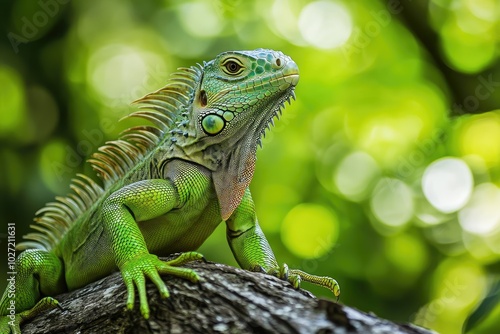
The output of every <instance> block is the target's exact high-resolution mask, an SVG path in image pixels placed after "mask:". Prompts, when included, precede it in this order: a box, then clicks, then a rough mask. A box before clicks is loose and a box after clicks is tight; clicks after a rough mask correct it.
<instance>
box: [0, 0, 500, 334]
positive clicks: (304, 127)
mask: <svg viewBox="0 0 500 334" xmlns="http://www.w3.org/2000/svg"><path fill="white" fill-rule="evenodd" d="M0 8H1V10H0V13H1V14H0V15H1V16H2V19H1V20H0V25H1V26H2V28H3V31H4V38H3V39H2V40H1V42H0V87H1V90H0V100H1V104H0V140H1V143H2V144H1V146H0V161H1V162H2V163H1V164H0V190H1V191H0V196H1V197H2V201H1V209H2V215H0V222H1V224H2V226H4V229H5V231H6V228H5V226H6V225H7V223H8V222H15V223H16V227H17V230H16V233H17V237H18V240H20V239H21V235H23V234H25V233H26V232H27V231H28V225H29V222H30V221H31V219H32V217H33V215H34V212H35V211H36V210H37V209H38V208H40V207H41V206H43V204H44V203H45V202H48V201H51V200H52V198H53V196H55V195H62V194H65V193H66V192H67V191H68V183H69V182H70V179H71V178H72V177H73V176H74V174H75V173H77V172H86V173H87V174H88V175H93V172H92V171H91V170H90V168H89V166H88V165H86V164H85V163H84V161H85V159H86V158H88V157H89V155H90V154H91V153H92V152H93V151H95V150H96V149H97V147H98V146H99V145H100V144H102V143H103V142H104V141H105V140H110V139H114V138H115V137H116V136H117V135H118V133H119V132H120V131H121V130H123V129H124V128H126V127H128V126H130V124H129V123H127V122H126V121H124V122H120V123H118V122H117V121H118V119H120V118H121V117H122V116H123V115H125V114H127V113H129V112H130V111H131V110H132V109H131V107H130V105H129V103H130V102H131V101H133V100H134V99H136V98H138V97H140V96H142V95H144V94H145V93H147V92H149V91H152V90H155V89H158V88H159V87H161V86H162V85H164V83H165V82H166V81H167V80H168V75H169V73H171V72H172V71H173V70H175V68H177V67H179V66H190V65H192V64H194V63H195V62H201V61H203V60H209V59H211V58H212V57H214V56H215V55H216V54H218V53H219V52H222V51H226V50H233V49H253V48H258V47H264V48H272V49H278V50H281V51H283V52H284V53H286V54H288V55H290V56H291V57H292V58H293V59H294V60H295V61H296V62H297V63H298V64H299V67H300V70H301V82H300V84H299V86H298V88H297V91H296V92H297V97H298V99H297V102H295V103H293V104H292V105H291V106H289V107H287V109H286V112H285V114H284V116H283V118H282V120H281V121H279V122H277V124H276V127H275V128H274V129H273V131H271V132H270V133H269V134H268V135H267V137H266V138H265V140H264V149H263V150H259V152H258V166H257V171H256V175H255V178H254V181H253V183H252V185H251V188H252V191H253V197H254V199H255V201H256V206H257V211H258V214H259V220H260V222H261V225H262V227H263V229H264V232H265V233H266V235H267V236H268V238H269V240H270V243H271V245H272V246H273V249H274V251H275V253H276V256H277V257H278V259H279V261H280V262H287V263H288V264H289V265H290V266H291V267H296V268H301V269H304V270H307V271H310V272H314V273H316V274H322V275H323V274H324V275H331V276H333V277H335V278H336V279H337V280H338V281H339V283H340V285H341V287H342V296H341V302H343V303H345V304H348V305H351V306H354V307H358V308H360V309H363V310H367V311H368V310H369V311H374V312H376V313H377V314H378V315H379V316H383V317H387V318H389V319H393V320H398V321H412V322H415V323H416V324H419V325H422V326H426V327H429V328H432V329H435V330H436V331H439V332H440V333H460V332H461V331H462V329H463V327H464V323H465V321H466V319H467V318H468V317H469V316H470V315H471V314H472V313H473V312H474V310H475V309H476V308H477V309H478V311H477V312H476V313H474V315H473V316H472V317H471V318H470V319H469V320H470V321H468V323H467V326H468V328H469V329H470V328H472V332H473V333H498V330H499V328H500V320H499V319H500V317H499V313H500V307H499V306H498V300H499V298H498V294H499V293H500V292H499V291H498V289H497V288H496V289H494V287H495V286H498V285H496V284H497V282H498V280H499V273H500V188H499V187H500V63H499V61H498V59H499V55H500V49H499V46H500V2H499V1H498V0H481V1H476V0H429V1H425V0H413V1H410V0H387V1H372V0H360V1H355V2H354V1H347V0H319V1H307V0H274V1H264V0H257V1H241V0H219V1H204V0H194V1H188V2H186V1H169V0H163V1H159V0H150V1H141V2H134V1H118V0H109V1H100V2H99V1H72V2H70V1H68V0H40V1H30V0H17V1H15V2H14V1H11V2H8V1H3V2H2V3H1V4H0ZM5 231H0V232H3V233H5ZM224 233H225V231H224V226H222V225H221V227H220V228H219V229H217V231H216V232H215V233H214V235H213V236H212V237H210V239H209V240H207V242H206V243H205V245H203V247H202V249H201V251H202V252H204V253H205V255H206V256H207V257H208V258H209V259H210V260H214V261H220V262H225V263H229V264H233V265H236V263H235V262H234V260H233V258H232V255H231V253H230V250H229V248H228V247H227V246H226V245H225V237H224ZM3 236H4V238H2V239H1V241H3V242H2V245H5V242H4V241H5V234H3ZM2 247H5V246H2ZM5 261H6V256H3V257H2V262H1V263H2V268H5V265H6V264H5ZM5 272H6V269H3V270H2V271H1V274H0V278H2V281H4V280H3V279H4V278H5ZM1 285H2V286H3V283H2V284H1ZM306 288H310V289H311V290H312V291H313V292H314V293H316V294H317V295H324V296H329V297H332V296H331V295H329V294H328V292H327V291H325V290H322V289H317V288H315V287H310V286H306ZM483 300H485V301H487V302H485V303H483V304H481V302H482V301H483ZM492 301H495V302H492ZM479 305H481V306H479Z"/></svg>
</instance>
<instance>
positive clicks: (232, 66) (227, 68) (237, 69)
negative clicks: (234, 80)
mask: <svg viewBox="0 0 500 334" xmlns="http://www.w3.org/2000/svg"><path fill="white" fill-rule="evenodd" d="M222 70H223V71H224V72H226V73H227V74H231V75H236V74H240V73H241V72H243V70H244V68H243V65H242V64H241V63H240V62H239V61H237V60H236V59H235V58H228V59H226V60H225V61H224V62H223V63H222Z"/></svg>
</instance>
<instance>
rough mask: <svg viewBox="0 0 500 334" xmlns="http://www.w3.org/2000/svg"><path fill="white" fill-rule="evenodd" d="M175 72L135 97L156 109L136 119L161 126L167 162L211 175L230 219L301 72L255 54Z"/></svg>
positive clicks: (266, 53)
mask: <svg viewBox="0 0 500 334" xmlns="http://www.w3.org/2000/svg"><path fill="white" fill-rule="evenodd" d="M180 71H181V72H178V73H176V74H175V75H174V78H173V79H172V82H171V83H170V84H168V85H167V86H165V87H164V88H162V89H160V90H159V91H157V92H154V93H151V94H148V95H146V96H145V97H143V98H142V99H140V100H138V102H140V103H144V104H146V105H145V106H144V107H145V108H146V109H150V110H151V109H152V110H153V111H148V112H142V111H141V112H137V113H135V114H133V115H135V116H140V117H145V118H148V119H150V120H153V121H154V122H155V123H157V124H160V125H165V126H164V129H163V130H164V131H168V134H169V136H163V138H164V140H163V142H164V144H163V146H164V148H165V150H166V157H169V158H173V157H175V158H180V159H185V160H188V161H193V162H195V163H197V164H199V165H202V166H205V167H207V168H208V169H210V170H212V176H213V180H214V185H215V189H216V192H217V196H218V198H219V203H220V205H221V215H222V218H223V219H227V218H229V216H230V215H231V213H232V212H233V211H234V209H235V208H236V207H237V206H238V204H239V202H240V200H241V198H242V196H243V194H244V192H245V189H246V188H247V187H248V185H249V184H250V181H251V179H252V176H253V172H254V168H255V159H256V156H255V154H256V150H257V146H258V145H259V144H260V140H261V136H262V135H263V134H264V132H265V131H266V128H268V127H269V125H270V124H271V123H272V122H273V118H274V117H275V116H278V117H279V112H280V111H281V108H283V107H284V102H285V101H289V102H290V97H293V98H294V97H295V95H294V88H295V86H296V85H297V83H298V81H299V70H298V67H297V64H295V62H294V61H293V60H292V59H291V58H290V57H288V56H286V55H284V54H283V53H282V52H279V51H273V50H265V49H257V50H254V51H230V52H224V53H221V54H219V55H218V56H217V57H216V58H215V59H213V60H211V61H209V62H205V63H204V64H203V66H201V65H199V66H197V67H191V68H188V69H186V68H181V69H180ZM170 118H174V120H175V121H174V122H171V123H169V121H168V119H170ZM163 119H165V120H163Z"/></svg>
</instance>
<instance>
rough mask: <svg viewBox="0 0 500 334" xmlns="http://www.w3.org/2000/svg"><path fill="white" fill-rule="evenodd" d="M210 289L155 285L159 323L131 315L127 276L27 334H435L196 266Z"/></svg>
mask: <svg viewBox="0 0 500 334" xmlns="http://www.w3.org/2000/svg"><path fill="white" fill-rule="evenodd" d="M186 267H189V268H193V269H196V271H197V272H198V274H199V275H200V277H201V279H202V281H201V282H200V283H199V284H193V283H191V282H188V281H186V280H183V279H179V278H173V277H168V276H167V277H165V280H166V281H168V282H167V283H168V288H169V290H170V298H168V299H166V300H162V299H161V298H160V297H159V293H158V290H157V288H156V287H155V286H154V285H153V284H152V283H149V284H148V285H147V290H148V298H149V304H150V308H151V315H150V319H149V320H144V319H143V318H142V317H141V315H140V312H139V310H138V305H137V301H136V308H135V309H134V311H132V312H127V311H125V300H126V289H125V286H124V285H123V282H122V278H121V276H120V274H119V273H114V274H112V275H110V276H108V277H106V278H104V279H101V280H99V281H97V282H94V283H92V284H89V285H87V286H85V287H83V288H81V289H79V290H76V291H73V292H69V293H65V294H62V295H60V296H58V297H57V299H58V300H59V302H60V304H61V306H62V307H63V309H64V310H63V311H61V310H60V309H54V310H50V311H48V312H45V313H43V314H41V315H40V316H38V317H36V318H35V319H33V320H32V321H31V322H29V323H27V324H25V326H24V327H23V333H26V334H31V333H47V334H50V333H191V332H204V333H422V334H424V333H432V332H431V331H428V330H425V329H422V328H419V327H416V326H414V325H410V324H404V325H400V324H396V323H393V322H390V321H388V320H384V319H380V318H378V317H376V316H375V315H373V314H367V313H364V312H360V311H358V310H356V309H353V308H350V307H347V306H343V305H340V304H337V303H335V302H334V301H331V300H326V299H316V298H315V297H313V296H312V295H311V294H310V293H308V292H307V291H305V290H295V289H293V288H292V287H291V286H290V284H289V283H287V282H284V281H282V280H279V279H277V278H275V277H272V276H269V275H265V274H260V273H251V272H248V271H245V270H241V269H237V268H234V267H229V266H226V265H222V264H216V263H191V264H188V265H186Z"/></svg>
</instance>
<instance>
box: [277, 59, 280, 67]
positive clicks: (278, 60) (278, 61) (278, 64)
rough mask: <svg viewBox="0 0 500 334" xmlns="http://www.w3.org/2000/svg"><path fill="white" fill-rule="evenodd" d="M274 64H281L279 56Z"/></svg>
mask: <svg viewBox="0 0 500 334" xmlns="http://www.w3.org/2000/svg"><path fill="white" fill-rule="evenodd" d="M276 66H278V67H280V66H281V59H280V58H277V59H276Z"/></svg>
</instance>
